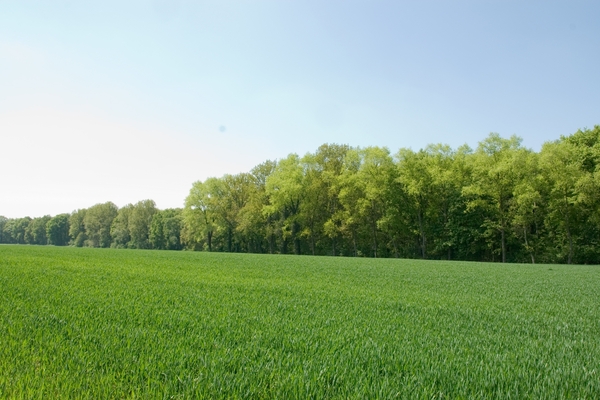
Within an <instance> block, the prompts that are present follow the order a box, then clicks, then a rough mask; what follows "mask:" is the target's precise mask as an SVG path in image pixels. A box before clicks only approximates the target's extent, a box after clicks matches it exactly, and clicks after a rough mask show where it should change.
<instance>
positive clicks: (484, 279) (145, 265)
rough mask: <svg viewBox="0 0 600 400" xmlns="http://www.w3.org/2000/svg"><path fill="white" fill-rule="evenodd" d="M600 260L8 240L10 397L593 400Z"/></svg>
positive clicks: (5, 380) (1, 393) (2, 326)
mask: <svg viewBox="0 0 600 400" xmlns="http://www.w3.org/2000/svg"><path fill="white" fill-rule="evenodd" d="M599 294H600V267H597V266H558V265H536V266H531V265H501V264H482V263H464V262H440V261H415V260H373V259H350V258H330V257H308V256H301V257H294V256H268V255H248V254H244V255H242V254H210V253H190V252H166V251H162V252H158V251H133V250H110V249H80V248H56V247H50V246H47V247H35V246H0V397H2V398H7V397H8V398H13V397H17V398H19V397H24V398H53V397H68V398H86V397H87V398H126V397H131V398H133V397H142V398H148V397H150V398H180V397H181V398H183V397H185V398H190V397H194V398H203V397H204V398H225V397H226V398H236V397H241V398H249V397H250V398H261V397H265V398H336V397H337V398H393V397H400V398H508V397H511V398H536V399H540V398H590V399H592V398H600V376H599V374H600V297H599Z"/></svg>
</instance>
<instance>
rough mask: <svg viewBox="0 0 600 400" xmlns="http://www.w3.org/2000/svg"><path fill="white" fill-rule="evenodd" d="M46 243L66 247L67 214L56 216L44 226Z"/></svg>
mask: <svg viewBox="0 0 600 400" xmlns="http://www.w3.org/2000/svg"><path fill="white" fill-rule="evenodd" d="M46 235H47V236H48V243H49V244H52V245H54V246H66V245H67V244H68V243H69V214H58V215H56V216H55V217H52V218H51V219H50V220H49V221H48V223H47V224H46Z"/></svg>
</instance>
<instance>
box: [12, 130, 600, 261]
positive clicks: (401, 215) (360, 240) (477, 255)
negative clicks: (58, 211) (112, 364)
mask: <svg viewBox="0 0 600 400" xmlns="http://www.w3.org/2000/svg"><path fill="white" fill-rule="evenodd" d="M49 218H50V217H48V216H46V217H41V218H34V219H31V218H29V217H26V218H18V219H7V218H3V219H2V218H0V230H1V233H0V242H3V243H19V244H45V243H47V242H48V240H50V241H51V242H53V240H54V239H49V232H50V231H49V230H48V229H49V228H48V223H49V221H50V219H49ZM67 225H68V229H69V236H70V243H71V244H72V245H74V246H79V247H80V246H89V247H108V246H111V247H116V248H138V249H150V248H154V249H172V250H176V249H182V248H186V249H189V250H208V251H226V252H252V253H280V254H286V253H294V254H313V255H332V256H339V255H343V256H368V257H403V258H423V259H426V258H429V259H448V260H450V259H456V260H472V261H502V262H531V263H536V262H546V263H548V262H551V263H579V264H586V263H587V264H591V263H600V126H596V127H594V129H591V130H590V129H585V130H580V131H578V132H576V133H575V134H573V135H571V136H565V137H561V138H560V139H559V140H557V141H554V142H548V143H546V144H544V146H543V147H542V149H541V151H540V152H534V151H531V150H529V149H526V148H524V147H523V146H522V145H521V139H520V138H518V137H516V136H512V137H510V138H508V139H507V138H502V137H501V136H500V135H498V134H496V133H491V134H490V135H489V136H488V137H487V138H485V139H484V140H483V141H481V142H480V143H479V145H478V146H477V148H476V149H475V151H473V150H471V149H470V148H469V147H468V146H466V145H465V146H461V147H459V148H458V149H452V148H450V147H449V146H447V145H443V144H436V145H430V146H427V147H426V148H425V149H421V150H419V151H413V150H411V149H400V150H399V151H398V152H397V153H396V154H395V155H394V156H392V155H391V153H390V151H389V150H388V149H387V148H381V147H365V148H352V147H350V146H348V145H339V144H324V145H322V146H320V147H319V148H318V149H317V150H316V151H315V152H314V153H307V154H305V155H304V156H303V157H299V156H298V155H297V154H290V155H289V156H288V157H286V158H284V159H281V160H278V161H266V162H264V163H262V164H259V165H257V166H256V167H255V168H253V169H252V170H251V171H250V172H248V173H239V174H235V175H231V174H226V175H224V176H222V177H220V178H218V177H209V178H207V179H205V180H204V181H198V182H195V183H194V184H193V185H192V188H191V190H190V192H189V195H188V196H187V197H186V199H185V206H184V208H183V209H182V210H164V211H160V210H158V209H157V208H156V204H155V203H154V202H153V201H152V200H144V201H141V202H138V203H136V204H135V205H133V204H128V205H126V206H124V207H122V208H121V209H118V208H117V207H116V205H114V204H112V203H110V202H109V203H104V204H97V205H95V206H92V207H90V208H88V209H81V210H77V211H74V212H73V213H72V214H71V215H70V217H69V221H68V224H67ZM63 226H65V225H64V224H63Z"/></svg>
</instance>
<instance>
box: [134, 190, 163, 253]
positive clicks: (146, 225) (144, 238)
mask: <svg viewBox="0 0 600 400" xmlns="http://www.w3.org/2000/svg"><path fill="white" fill-rule="evenodd" d="M157 211H158V210H157V208H156V204H155V203H154V201H153V200H142V201H139V202H137V203H136V204H134V206H133V208H132V210H131V214H130V215H129V224H128V226H129V235H130V236H131V241H130V244H129V247H131V248H134V249H149V248H150V247H151V246H150V225H151V223H152V218H153V217H154V214H155V213H156V212H157Z"/></svg>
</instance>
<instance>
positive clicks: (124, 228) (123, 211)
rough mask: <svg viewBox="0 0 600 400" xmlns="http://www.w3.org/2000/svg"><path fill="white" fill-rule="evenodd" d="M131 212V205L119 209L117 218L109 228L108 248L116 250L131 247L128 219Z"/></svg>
mask: <svg viewBox="0 0 600 400" xmlns="http://www.w3.org/2000/svg"><path fill="white" fill-rule="evenodd" d="M132 211H133V204H127V205H125V206H124V207H121V208H120V209H119V211H118V212H117V216H116V217H115V219H114V220H113V222H112V224H111V226H110V236H111V237H112V243H111V245H110V247H114V248H117V249H126V248H128V247H130V245H131V243H130V242H131V235H130V234H129V217H130V216H131V212H132Z"/></svg>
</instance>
